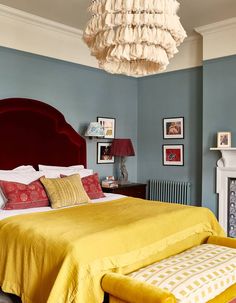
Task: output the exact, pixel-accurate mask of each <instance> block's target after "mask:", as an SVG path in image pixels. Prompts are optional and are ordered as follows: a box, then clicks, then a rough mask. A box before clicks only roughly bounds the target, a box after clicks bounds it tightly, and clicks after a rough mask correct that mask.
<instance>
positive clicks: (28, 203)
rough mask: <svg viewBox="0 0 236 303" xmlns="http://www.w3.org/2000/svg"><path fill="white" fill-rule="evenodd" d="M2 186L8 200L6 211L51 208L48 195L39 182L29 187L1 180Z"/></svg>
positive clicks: (34, 182) (0, 184)
mask: <svg viewBox="0 0 236 303" xmlns="http://www.w3.org/2000/svg"><path fill="white" fill-rule="evenodd" d="M0 186H1V188H2V191H3V193H4V195H5V197H6V198H7V203H6V204H5V207H4V209H6V210H10V209H24V208H33V207H43V206H49V200H48V197H47V194H46V192H45V190H44V187H43V185H42V184H41V183H40V181H39V180H36V181H33V182H32V183H30V184H28V185H26V184H22V183H18V182H10V181H2V180H1V181H0Z"/></svg>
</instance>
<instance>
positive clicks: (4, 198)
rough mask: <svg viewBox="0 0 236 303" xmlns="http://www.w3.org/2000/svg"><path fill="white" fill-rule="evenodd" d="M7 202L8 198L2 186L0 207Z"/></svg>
mask: <svg viewBox="0 0 236 303" xmlns="http://www.w3.org/2000/svg"><path fill="white" fill-rule="evenodd" d="M6 202H7V198H6V197H5V196H4V194H3V192H2V189H1V187H0V208H3V207H4V206H5V204H6Z"/></svg>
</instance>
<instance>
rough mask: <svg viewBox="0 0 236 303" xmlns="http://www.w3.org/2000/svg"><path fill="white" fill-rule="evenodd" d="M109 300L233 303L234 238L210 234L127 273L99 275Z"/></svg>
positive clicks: (235, 289) (235, 279)
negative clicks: (178, 250) (190, 246)
mask: <svg viewBox="0 0 236 303" xmlns="http://www.w3.org/2000/svg"><path fill="white" fill-rule="evenodd" d="M102 287H103V289H104V291H106V292H108V293H109V294H110V301H109V302H110V303H122V302H128V303H141V302H142V303H151V302H153V303H154V302H155V303H175V302H178V303H213V302H214V303H216V302H217V303H229V302H232V303H236V240H234V239H228V238H219V237H210V238H209V239H208V241H207V243H206V244H203V245H199V246H196V247H193V248H190V249H188V250H186V251H184V252H182V253H180V254H178V255H174V256H171V257H169V258H166V259H164V260H161V261H159V262H156V263H154V264H151V265H149V266H146V267H144V268H141V269H139V270H137V271H135V272H132V273H130V274H128V275H121V274H116V273H111V274H110V273H109V274H106V275H105V276H104V277H103V279H102Z"/></svg>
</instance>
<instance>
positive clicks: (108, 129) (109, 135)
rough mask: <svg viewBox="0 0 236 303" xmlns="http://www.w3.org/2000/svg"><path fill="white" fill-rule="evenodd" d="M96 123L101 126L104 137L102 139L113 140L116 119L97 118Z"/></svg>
mask: <svg viewBox="0 0 236 303" xmlns="http://www.w3.org/2000/svg"><path fill="white" fill-rule="evenodd" d="M97 121H98V122H99V123H100V124H101V125H102V127H103V129H104V132H105V136H104V139H114V138H115V129H116V119H115V118H109V117H97Z"/></svg>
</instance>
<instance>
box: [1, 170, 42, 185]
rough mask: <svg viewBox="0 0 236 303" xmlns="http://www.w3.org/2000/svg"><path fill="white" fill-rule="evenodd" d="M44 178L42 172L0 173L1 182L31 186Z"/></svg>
mask: <svg viewBox="0 0 236 303" xmlns="http://www.w3.org/2000/svg"><path fill="white" fill-rule="evenodd" d="M42 176H44V173H43V172H42V171H0V180H2V181H10V182H19V183H22V184H26V185H28V184H30V183H31V182H33V181H36V180H38V179H39V178H40V177H42Z"/></svg>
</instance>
